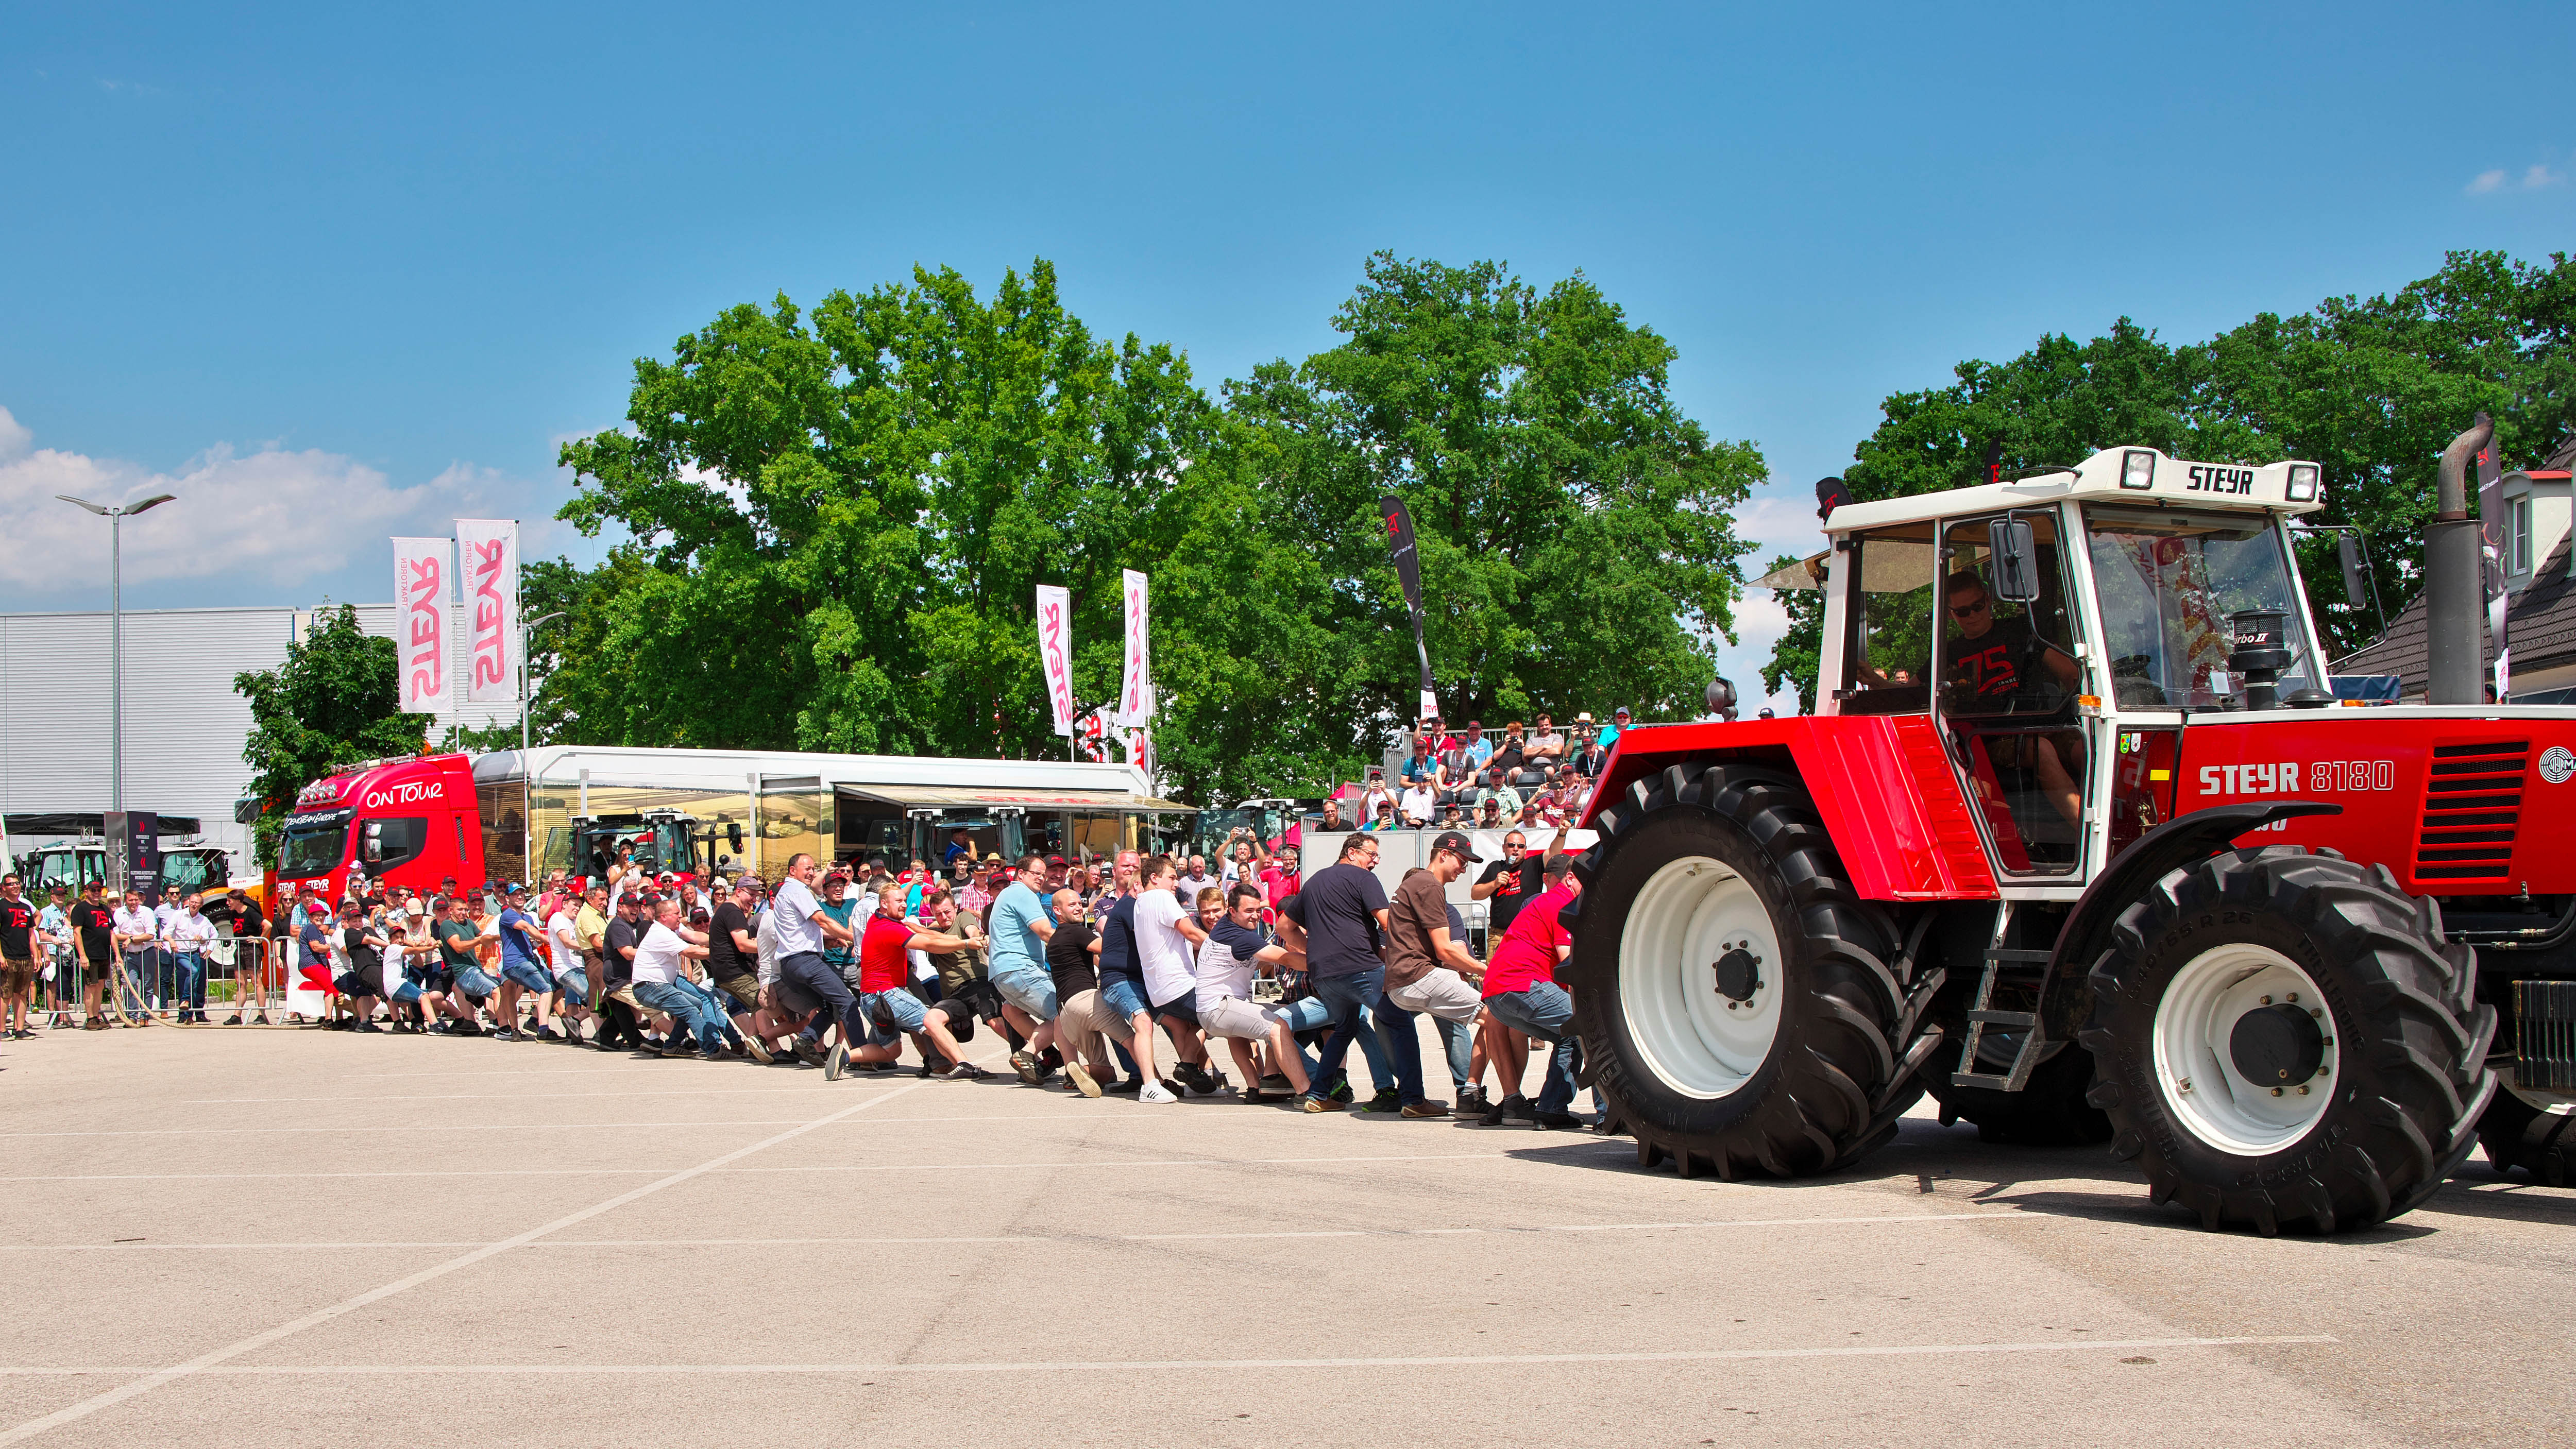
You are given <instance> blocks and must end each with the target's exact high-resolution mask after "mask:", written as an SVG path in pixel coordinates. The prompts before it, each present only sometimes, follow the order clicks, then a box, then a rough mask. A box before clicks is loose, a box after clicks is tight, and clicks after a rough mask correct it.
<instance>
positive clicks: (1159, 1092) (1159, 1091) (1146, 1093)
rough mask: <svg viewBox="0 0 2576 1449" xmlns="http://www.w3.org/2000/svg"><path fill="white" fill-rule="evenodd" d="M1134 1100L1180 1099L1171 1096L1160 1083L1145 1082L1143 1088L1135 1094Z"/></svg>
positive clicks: (1162, 1100)
mask: <svg viewBox="0 0 2576 1449" xmlns="http://www.w3.org/2000/svg"><path fill="white" fill-rule="evenodd" d="M1136 1100H1137V1101H1139V1102H1177V1101H1179V1100H1181V1099H1180V1098H1178V1097H1175V1096H1173V1095H1172V1094H1171V1093H1170V1092H1168V1091H1165V1090H1164V1088H1163V1084H1162V1083H1160V1082H1147V1083H1146V1084H1145V1089H1144V1090H1143V1091H1141V1092H1138V1093H1137V1094H1136Z"/></svg>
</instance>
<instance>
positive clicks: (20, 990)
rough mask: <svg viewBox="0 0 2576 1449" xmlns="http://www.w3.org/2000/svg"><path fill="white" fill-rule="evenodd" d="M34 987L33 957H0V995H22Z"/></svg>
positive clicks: (34, 960) (34, 963) (34, 969)
mask: <svg viewBox="0 0 2576 1449" xmlns="http://www.w3.org/2000/svg"><path fill="white" fill-rule="evenodd" d="M35 989H36V958H35V957H33V956H8V957H0V996H24V995H26V994H27V993H28V992H30V991H33V990H35Z"/></svg>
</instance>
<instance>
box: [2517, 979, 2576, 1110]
mask: <svg viewBox="0 0 2576 1449" xmlns="http://www.w3.org/2000/svg"><path fill="white" fill-rule="evenodd" d="M2513 1015H2514V1021H2515V1040H2514V1053H2513V1079H2514V1081H2515V1082H2516V1083H2518V1084H2520V1085H2521V1086H2524V1087H2531V1088H2542V1089H2547V1090H2551V1091H2559V1092H2565V1091H2576V981H2517V982H2515V983H2513Z"/></svg>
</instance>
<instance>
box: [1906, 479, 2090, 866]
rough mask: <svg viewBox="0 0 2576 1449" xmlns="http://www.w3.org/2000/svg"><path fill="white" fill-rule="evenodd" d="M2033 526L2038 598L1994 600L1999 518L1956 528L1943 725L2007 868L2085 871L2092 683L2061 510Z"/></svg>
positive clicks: (1945, 582) (1945, 619)
mask: <svg viewBox="0 0 2576 1449" xmlns="http://www.w3.org/2000/svg"><path fill="white" fill-rule="evenodd" d="M2019 516H2020V517H2021V518H2022V519H2023V520H2025V521H2027V522H2028V523H2029V524H2030V525H2031V532H2032V539H2033V543H2034V545H2035V547H2034V551H2033V555H2032V560H2031V562H2032V565H2033V568H2032V573H2033V575H2034V576H2035V577H2036V579H2037V581H2038V584H2039V597H2038V598H2036V599H2033V600H2030V601H2029V602H2026V603H2020V602H2014V601H2011V600H2006V599H2000V598H1997V597H1995V594H1994V591H1993V575H1994V569H1993V560H1992V559H1991V558H1990V557H1989V556H1988V538H1989V535H1988V532H1987V525H1988V524H1990V523H1992V522H1993V521H1994V520H1993V519H1991V518H1975V519H1965V520H1959V521H1955V522H1952V523H1950V524H1948V525H1947V526H1946V527H1945V528H1944V530H1943V535H1942V544H1943V547H1942V562H1943V565H1944V571H1943V574H1942V577H1941V580H1940V587H1939V592H1940V600H1941V615H1940V619H1941V659H1940V670H1941V688H1940V703H1941V716H1942V725H1943V729H1944V732H1945V733H1946V734H1947V735H1948V737H1949V740H1950V744H1951V749H1952V751H1953V753H1954V755H1955V756H1956V758H1957V759H1958V761H1959V764H1960V767H1961V769H1962V771H1963V773H1965V774H1966V776H1967V777H1968V784H1969V792H1970V797H1971V799H1972V800H1973V801H1974V802H1975V804H1976V806H1977V807H1978V809H1979V810H1980V811H1981V812H1982V813H1983V815H1984V817H1985V822H1986V829H1987V834H1988V835H1989V836H1990V837H1991V838H1992V840H1993V842H1994V848H1995V856H1996V860H1997V862H1998V864H2000V865H2001V866H2002V868H2003V869H2004V870H2006V871H2008V872H2011V873H2015V874H2061V873H2064V872H2066V871H2071V870H2073V869H2074V868H2075V866H2076V863H2077V858H2078V855H2079V851H2080V847H2081V845H2082V841H2083V835H2082V824H2083V819H2084V780H2085V776H2086V772H2087V771H2088V769H2089V768H2090V761H2089V760H2088V759H2087V753H2088V752H2087V750H2086V749H2085V744H2084V733H2083V728H2082V725H2081V722H2080V720H2079V719H2078V717H2077V714H2076V703H2075V697H2076V695H2077V693H2079V686H2080V684H2081V682H2082V680H2083V669H2082V666H2081V665H2079V664H2078V663H2077V662H2076V658H2075V625H2074V619H2073V618H2072V616H2071V615H2070V613H2069V611H2068V609H2067V605H2066V600H2067V587H2066V574H2065V559H2064V557H2063V554H2064V550H2063V549H2062V547H2061V540H2060V539H2059V538H2058V536H2057V535H2058V527H2057V516H2056V514H2055V513H2054V512H2050V511H2038V512H2031V513H2024V514H2021V515H2019Z"/></svg>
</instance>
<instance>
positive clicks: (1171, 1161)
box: [0, 1082, 1599, 1444]
mask: <svg viewBox="0 0 2576 1449" xmlns="http://www.w3.org/2000/svg"><path fill="white" fill-rule="evenodd" d="M914 1085H915V1086H925V1087H926V1086H928V1085H930V1084H929V1083H927V1082H918V1083H915V1084H914ZM897 1090H899V1091H910V1090H912V1089H911V1088H910V1087H904V1088H899V1089H897ZM885 1100H887V1098H884V1097H875V1098H871V1099H870V1101H871V1102H882V1101H885ZM867 1105H869V1103H868V1102H861V1103H858V1104H857V1105H856V1106H853V1107H852V1108H850V1109H849V1110H850V1111H856V1110H858V1107H864V1106H867ZM848 1115H849V1112H836V1113H834V1114H833V1115H832V1116H831V1117H826V1118H824V1119H823V1120H822V1121H819V1122H815V1123H811V1124H809V1125H808V1126H805V1127H800V1128H798V1129H797V1131H798V1132H809V1131H812V1130H814V1129H815V1128H817V1127H825V1126H829V1125H831V1123H832V1122H834V1121H835V1120H837V1119H838V1118H841V1117H845V1116H848ZM1555 1145H1558V1146H1563V1147H1592V1146H1597V1145H1599V1144H1597V1143H1590V1142H1567V1143H1560V1144H1555ZM1517 1155H1518V1154H1515V1153H1510V1152H1416V1153H1396V1154H1389V1155H1386V1156H1359V1157H1167V1158H1157V1159H1152V1160H1142V1161H1132V1162H1131V1161H1121V1160H1118V1159H1116V1158H1104V1159H1102V1160H1100V1161H1098V1162H892V1163H873V1162H854V1163H831V1162H816V1163H799V1164H796V1165H794V1166H789V1167H727V1168H692V1169H690V1171H691V1172H692V1173H693V1174H694V1173H696V1172H700V1171H711V1172H712V1171H721V1172H724V1173H728V1174H732V1173H754V1172H764V1173H788V1172H1022V1171H1028V1170H1030V1169H1053V1168H1103V1167H1108V1168H1121V1169H1124V1168H1136V1167H1296V1166H1305V1165H1309V1164H1318V1163H1337V1162H1487V1161H1493V1160H1495V1159H1501V1158H1511V1157H1514V1156H1517ZM668 1171H670V1169H669V1168H666V1167H472V1168H440V1169H428V1168H424V1169H421V1170H418V1171H407V1172H92V1173H68V1172H67V1173H41V1174H35V1175H31V1176H24V1177H0V1183H9V1182H244V1181H252V1180H260V1179H303V1178H312V1179H316V1180H330V1179H343V1178H366V1177H386V1178H394V1177H617V1176H633V1175H635V1174H637V1173H646V1172H668ZM7 1442H8V1440H6V1439H0V1444H5V1443H7Z"/></svg>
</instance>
